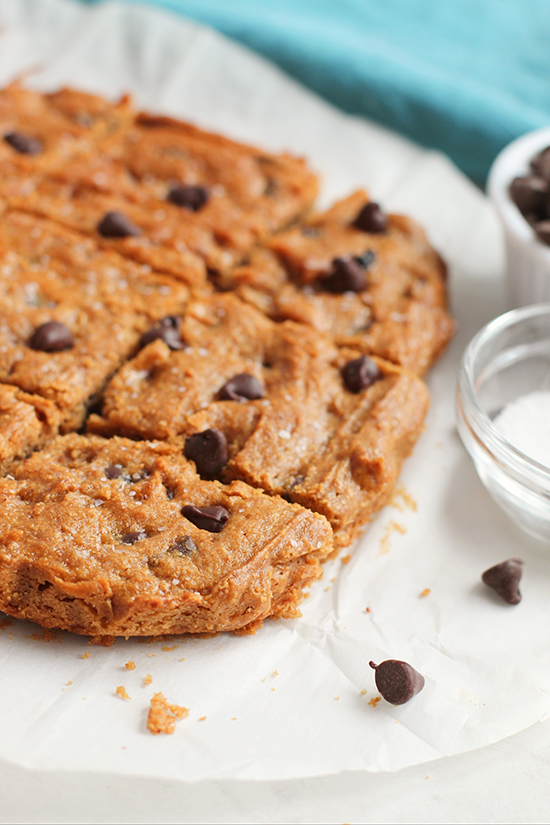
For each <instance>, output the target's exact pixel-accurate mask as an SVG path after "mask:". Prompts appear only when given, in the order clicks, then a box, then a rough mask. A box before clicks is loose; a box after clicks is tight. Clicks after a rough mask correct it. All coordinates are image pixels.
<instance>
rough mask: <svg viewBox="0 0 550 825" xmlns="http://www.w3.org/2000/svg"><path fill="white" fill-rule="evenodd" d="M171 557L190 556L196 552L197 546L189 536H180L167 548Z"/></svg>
mask: <svg viewBox="0 0 550 825" xmlns="http://www.w3.org/2000/svg"><path fill="white" fill-rule="evenodd" d="M167 552H168V553H170V555H171V556H191V555H193V553H196V552H197V545H196V544H195V542H194V541H193V539H192V538H191V536H180V537H179V539H176V540H175V542H174V543H173V544H172V546H171V547H169V548H168V551H167Z"/></svg>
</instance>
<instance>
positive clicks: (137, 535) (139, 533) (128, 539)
mask: <svg viewBox="0 0 550 825" xmlns="http://www.w3.org/2000/svg"><path fill="white" fill-rule="evenodd" d="M146 538H147V533H145V531H144V530H136V531H135V532H134V533H125V534H124V535H123V536H121V537H120V540H121V542H122V543H123V544H135V543H136V542H137V541H143V539H146Z"/></svg>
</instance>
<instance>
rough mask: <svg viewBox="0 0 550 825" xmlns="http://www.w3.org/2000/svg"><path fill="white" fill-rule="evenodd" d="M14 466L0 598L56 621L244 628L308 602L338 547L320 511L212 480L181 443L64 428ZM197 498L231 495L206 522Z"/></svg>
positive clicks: (145, 628)
mask: <svg viewBox="0 0 550 825" xmlns="http://www.w3.org/2000/svg"><path fill="white" fill-rule="evenodd" d="M112 467H118V468H120V474H119V475H118V476H116V477H115V478H109V475H112V474H113V473H112V472H111V471H107V473H106V470H107V468H112ZM13 476H14V477H13V478H5V479H0V609H1V610H3V611H4V612H6V613H8V614H10V615H12V616H16V617H18V618H28V619H31V620H33V621H37V622H38V623H39V624H41V625H43V626H44V627H61V628H64V629H66V630H71V631H73V632H75V633H82V634H86V635H94V636H119V635H123V636H132V635H138V636H139V635H158V634H165V633H186V632H193V633H196V632H208V631H219V630H233V629H239V628H242V627H244V626H246V625H248V624H250V623H251V622H258V621H261V620H263V619H264V618H266V617H267V616H269V615H271V614H273V613H277V612H279V611H280V610H281V609H282V606H283V605H284V604H286V603H287V602H288V601H289V600H291V601H294V602H296V601H299V599H300V598H301V595H302V594H301V588H302V587H303V586H304V585H305V584H309V583H310V582H311V581H313V580H314V579H316V578H318V577H319V576H320V575H321V571H320V564H319V562H320V560H321V559H323V558H325V557H326V556H327V555H328V554H329V553H330V552H331V550H332V531H331V529H330V526H329V524H328V522H327V521H326V520H325V519H324V518H323V517H322V516H318V515H316V514H313V513H310V512H309V511H308V510H306V509H304V508H302V507H300V506H299V505H296V504H289V503H288V502H286V501H284V500H283V499H281V498H279V497H268V496H265V495H263V494H262V493H261V492H260V491H258V490H255V489H252V488H250V487H248V486H247V485H246V484H243V483H242V482H238V481H237V482H233V483H232V484H230V485H227V486H226V485H222V484H220V483H219V482H215V481H203V480H202V479H200V478H199V477H198V476H197V474H196V473H195V471H194V469H193V466H192V465H191V464H190V463H189V462H187V461H186V459H185V458H184V457H183V456H182V454H181V451H180V450H179V449H178V447H177V446H174V445H169V444H163V443H160V442H152V443H151V442H133V441H128V440H126V439H118V438H112V439H109V440H104V439H101V438H97V437H89V436H88V437H86V436H78V435H76V434H71V435H67V436H60V437H58V438H56V439H54V440H53V441H52V442H51V443H50V444H49V445H48V446H47V447H45V448H44V449H43V450H40V451H38V452H35V453H34V454H33V455H32V456H31V457H30V458H28V459H26V460H25V461H23V462H22V463H21V464H19V466H18V467H17V468H16V469H15V470H14V471H13ZM186 504H193V505H195V506H196V507H206V506H214V505H219V506H222V507H225V508H226V510H227V511H228V514H229V518H228V521H227V524H226V525H225V526H224V527H223V529H222V530H221V532H218V533H211V532H208V531H207V530H205V529H200V528H199V527H197V526H195V524H194V523H192V522H191V521H189V520H188V519H187V518H185V517H184V516H183V515H182V507H183V506H184V505H186ZM136 535H137V536H138V538H136ZM183 537H188V538H190V539H191V540H192V543H191V545H187V544H186V545H185V546H184V547H183V550H182V545H181V541H182V539H183ZM130 542H131V543H130ZM193 543H194V545H195V548H196V549H191V550H189V547H191V548H192V547H193ZM188 551H189V552H188Z"/></svg>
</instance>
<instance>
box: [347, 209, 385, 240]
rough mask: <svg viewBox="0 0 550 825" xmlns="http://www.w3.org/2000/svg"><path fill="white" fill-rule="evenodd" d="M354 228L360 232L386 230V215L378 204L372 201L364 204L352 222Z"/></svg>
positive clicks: (374, 232) (375, 232)
mask: <svg viewBox="0 0 550 825" xmlns="http://www.w3.org/2000/svg"><path fill="white" fill-rule="evenodd" d="M353 226H354V227H355V228H356V229H360V230H361V232H370V233H372V234H377V233H379V232H386V230H387V228H388V216H387V215H384V213H383V212H382V210H381V209H380V206H379V205H378V204H377V203H374V201H371V202H370V203H367V204H365V206H363V208H362V209H361V211H360V212H359V214H358V215H357V217H356V218H355V220H354V222H353Z"/></svg>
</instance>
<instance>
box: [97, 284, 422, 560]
mask: <svg viewBox="0 0 550 825" xmlns="http://www.w3.org/2000/svg"><path fill="white" fill-rule="evenodd" d="M181 334H182V337H183V339H184V340H185V341H186V343H187V345H188V346H187V348H186V349H184V350H179V351H177V352H173V351H170V350H169V349H168V347H166V345H165V344H164V343H162V342H161V341H156V342H154V343H152V344H150V345H149V346H147V347H146V348H145V349H143V350H142V351H141V352H140V353H139V354H138V355H137V356H136V358H135V359H133V360H132V361H130V362H128V363H127V364H126V365H125V366H124V367H123V368H122V369H121V370H120V371H119V372H118V373H117V375H116V376H115V377H114V378H113V380H112V381H111V382H110V384H109V386H108V387H107V389H106V391H105V395H104V406H103V412H102V416H101V417H98V416H92V417H91V418H90V419H89V422H88V426H89V428H90V429H91V430H92V431H95V432H99V433H102V434H104V435H108V434H112V433H119V434H123V435H127V436H128V435H129V436H132V437H142V438H143V437H145V438H164V439H166V438H175V437H177V436H179V435H182V434H183V435H189V434H191V433H195V432H202V431H203V430H206V429H209V428H216V429H219V430H221V431H222V432H223V433H224V434H225V437H226V439H227V441H228V446H229V462H228V464H227V467H226V468H225V470H224V472H223V475H222V477H223V478H224V479H226V480H229V479H235V478H238V479H242V480H243V481H246V482H247V483H248V484H251V485H252V486H254V487H259V488H260V489H262V490H264V491H266V492H267V493H269V494H271V495H285V496H287V497H288V498H290V500H292V501H297V502H299V503H303V504H304V505H305V506H307V507H309V508H310V509H312V510H314V511H316V512H321V513H323V514H324V515H325V516H326V517H327V518H328V519H329V521H330V522H331V524H332V526H333V528H334V529H335V532H336V536H337V540H338V542H339V543H342V544H343V543H349V541H351V539H352V538H353V536H354V535H355V534H356V532H357V530H358V528H359V527H360V526H361V524H363V523H364V521H366V520H367V519H368V518H369V517H370V515H372V513H374V512H375V511H376V510H378V509H379V508H380V507H381V506H382V505H383V504H384V503H385V501H386V500H387V498H388V496H389V493H390V492H391V489H392V487H393V485H394V483H395V480H396V478H397V475H398V473H399V469H400V467H401V463H402V461H403V459H404V458H405V456H406V455H408V454H409V452H410V451H411V449H412V446H413V444H414V442H415V441H416V438H417V437H418V435H419V433H420V429H421V426H422V422H423V419H424V415H425V413H426V409H427V403H428V394H427V390H426V388H425V386H424V384H423V383H422V381H420V379H418V378H416V377H415V376H414V375H412V373H406V372H404V371H402V370H400V369H399V368H398V367H395V366H393V365H392V364H390V363H388V362H385V361H382V360H381V359H374V360H375V363H376V365H377V367H378V369H379V373H380V377H379V380H377V381H375V383H374V384H373V385H372V386H371V387H370V388H368V389H366V390H364V391H363V392H360V393H352V392H350V391H349V390H348V389H346V387H345V385H344V382H343V379H342V372H341V371H342V368H343V367H344V365H345V364H346V363H347V362H348V361H351V360H353V359H354V358H357V357H359V356H360V354H361V352H360V350H355V349H352V348H349V347H346V348H339V347H336V346H335V345H334V343H333V342H332V341H331V340H330V339H328V338H326V337H325V336H322V335H320V334H319V333H317V332H316V331H315V330H313V329H312V328H311V327H306V326H304V325H301V324H295V323H293V322H291V321H285V322H283V323H281V324H276V323H274V322H273V321H270V320H269V319H268V318H266V317H265V316H263V315H262V314H261V313H259V312H257V311H256V310H255V309H254V308H253V307H250V306H247V305H246V304H243V303H242V302H241V301H239V299H238V298H236V297H234V296H232V295H217V296H212V297H210V298H207V299H204V300H203V301H195V302H193V303H191V304H190V305H189V308H188V311H187V313H186V316H185V318H184V320H183V323H182V326H181ZM241 373H248V374H250V375H254V376H255V377H256V378H257V379H258V380H259V381H260V383H261V385H262V386H263V387H264V396H263V397H262V398H260V399H258V400H251V401H247V402H238V401H228V400H220V399H219V391H220V389H221V387H222V386H223V385H224V384H225V382H226V381H228V380H229V379H231V378H232V377H233V376H235V375H239V374H241Z"/></svg>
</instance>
